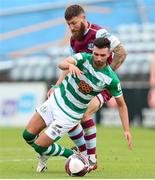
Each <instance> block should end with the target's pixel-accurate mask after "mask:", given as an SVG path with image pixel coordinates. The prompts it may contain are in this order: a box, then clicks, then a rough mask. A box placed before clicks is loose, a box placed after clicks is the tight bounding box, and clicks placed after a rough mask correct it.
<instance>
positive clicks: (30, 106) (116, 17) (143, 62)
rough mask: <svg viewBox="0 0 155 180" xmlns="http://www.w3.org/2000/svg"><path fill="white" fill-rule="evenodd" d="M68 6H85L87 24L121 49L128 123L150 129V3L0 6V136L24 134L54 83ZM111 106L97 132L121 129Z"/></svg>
mask: <svg viewBox="0 0 155 180" xmlns="http://www.w3.org/2000/svg"><path fill="white" fill-rule="evenodd" d="M71 3H72V4H73V3H79V4H81V5H83V6H84V7H85V9H86V14H87V17H88V20H89V21H90V22H93V23H96V24H99V25H101V26H103V27H105V28H106V29H108V30H109V32H111V33H112V34H114V35H116V36H117V37H118V38H119V39H120V41H121V42H122V43H123V44H124V45H125V47H126V49H127V51H128V56H127V58H126V61H125V63H124V64H123V65H122V66H121V68H120V69H119V70H118V71H117V73H118V75H119V77H120V79H121V81H122V87H123V91H124V95H125V99H126V102H127V105H128V109H129V116H130V123H131V124H132V127H137V126H138V127H142V128H147V130H148V128H150V129H152V128H153V127H155V110H154V109H152V108H150V107H149V106H148V103H147V95H148V90H149V75H150V67H151V62H152V60H153V53H154V51H155V15H154V12H155V2H154V0H125V1H123V0H85V1H82V0H81V1H80V0H79V1H78V0H76V1H74V0H72V1H69V0H66V1H64V0H52V1H51V0H27V1H20V0H8V1H5V0H0V129H1V133H2V132H3V130H5V131H6V132H5V133H7V131H8V132H9V131H10V129H8V128H10V127H11V128H12V129H13V128H17V127H20V128H23V127H24V126H25V125H26V124H27V122H28V120H29V118H30V117H31V115H32V113H33V111H34V109H35V107H36V106H37V105H39V104H41V103H42V102H43V101H44V100H45V99H46V94H47V91H48V89H49V88H50V85H51V84H54V83H55V82H56V80H57V79H58V76H59V74H60V71H59V69H58V66H57V65H58V63H59V62H60V61H61V60H62V59H63V58H64V57H67V56H68V55H69V46H68V45H69V37H70V33H69V30H68V28H67V26H66V24H65V21H64V17H63V14H64V10H65V8H66V6H68V5H69V4H71ZM109 106H110V105H109ZM109 106H108V105H105V106H104V107H103V108H102V109H101V110H100V111H99V112H98V113H97V115H96V122H97V123H98V124H99V128H102V127H103V128H105V127H107V126H108V127H111V126H114V127H115V126H117V127H118V126H120V120H119V116H118V113H117V109H116V108H115V107H109ZM2 135H3V133H2V134H1V139H0V140H2ZM1 142H2V141H1ZM1 145H2V144H1ZM0 152H1V151H0ZM0 155H2V154H0ZM0 163H1V161H0ZM0 172H1V171H0ZM1 177H3V176H1ZM6 177H7V176H6ZM151 177H153V176H151ZM45 178H46V177H45Z"/></svg>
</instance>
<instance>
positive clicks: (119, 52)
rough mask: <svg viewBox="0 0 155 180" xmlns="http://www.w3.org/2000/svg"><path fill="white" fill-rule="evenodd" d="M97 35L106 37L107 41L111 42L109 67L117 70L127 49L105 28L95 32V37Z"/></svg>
mask: <svg viewBox="0 0 155 180" xmlns="http://www.w3.org/2000/svg"><path fill="white" fill-rule="evenodd" d="M97 37H105V38H108V39H109V41H110V42H111V44H110V46H111V49H110V50H111V52H113V53H114V56H113V60H112V63H111V65H110V66H111V68H112V69H113V70H114V71H115V70H117V69H118V68H119V67H120V66H121V64H122V63H123V62H124V60H125V58H126V56H127V51H126V50H125V48H124V46H123V44H122V43H121V42H120V41H119V39H118V38H117V37H116V36H114V35H112V34H110V33H109V32H108V31H107V30H106V29H104V28H103V29H100V30H98V31H97V33H96V38H97Z"/></svg>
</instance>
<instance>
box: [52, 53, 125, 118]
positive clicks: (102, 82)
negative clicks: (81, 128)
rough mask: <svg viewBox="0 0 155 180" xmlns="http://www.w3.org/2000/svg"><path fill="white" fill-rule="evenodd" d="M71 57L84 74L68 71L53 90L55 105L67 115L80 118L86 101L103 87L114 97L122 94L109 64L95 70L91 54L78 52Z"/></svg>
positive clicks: (85, 106)
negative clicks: (74, 73)
mask: <svg viewBox="0 0 155 180" xmlns="http://www.w3.org/2000/svg"><path fill="white" fill-rule="evenodd" d="M72 57H73V58H74V59H75V63H76V66H77V67H78V68H79V69H80V70H81V71H83V72H84V74H83V75H81V76H80V78H78V77H74V76H73V75H71V74H70V73H69V74H68V75H67V76H66V78H65V79H64V80H63V82H62V83H61V85H60V86H59V87H58V88H56V89H55V90H54V97H55V100H56V103H57V105H58V106H59V107H60V108H61V109H62V110H63V111H64V112H65V113H66V114H67V115H68V116H70V117H71V118H74V119H76V120H81V118H82V116H83V114H84V112H85V111H86V109H87V106H88V103H89V102H90V101H91V99H92V98H93V97H95V96H96V95H98V94H99V93H100V92H101V91H102V90H103V89H104V88H106V89H108V90H109V92H110V93H111V94H112V95H113V96H114V97H119V96H122V89H121V85H120V81H119V79H118V77H117V75H116V73H115V72H114V71H113V70H112V69H111V67H110V66H109V65H107V66H106V67H104V68H103V69H99V70H97V69H95V68H94V67H93V56H92V55H91V54H87V53H78V54H75V55H73V56H72Z"/></svg>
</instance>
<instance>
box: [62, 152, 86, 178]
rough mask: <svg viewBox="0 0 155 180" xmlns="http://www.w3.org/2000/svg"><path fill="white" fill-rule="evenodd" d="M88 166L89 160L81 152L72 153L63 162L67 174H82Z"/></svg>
mask: <svg viewBox="0 0 155 180" xmlns="http://www.w3.org/2000/svg"><path fill="white" fill-rule="evenodd" d="M88 168H89V161H88V159H87V157H86V156H84V155H83V154H73V155H71V156H70V157H69V158H68V159H67V161H66V163H65V170H66V172H67V174H68V175H69V176H84V175H85V174H86V173H87V172H88Z"/></svg>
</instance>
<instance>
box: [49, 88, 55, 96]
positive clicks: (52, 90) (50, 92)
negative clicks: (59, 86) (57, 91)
mask: <svg viewBox="0 0 155 180" xmlns="http://www.w3.org/2000/svg"><path fill="white" fill-rule="evenodd" d="M53 92H54V89H53V88H51V89H50V90H49V91H48V93H47V97H48V98H49V97H50V95H51V94H52V93H53Z"/></svg>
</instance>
